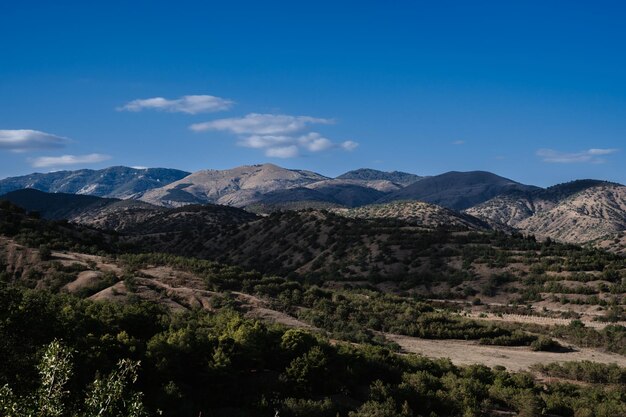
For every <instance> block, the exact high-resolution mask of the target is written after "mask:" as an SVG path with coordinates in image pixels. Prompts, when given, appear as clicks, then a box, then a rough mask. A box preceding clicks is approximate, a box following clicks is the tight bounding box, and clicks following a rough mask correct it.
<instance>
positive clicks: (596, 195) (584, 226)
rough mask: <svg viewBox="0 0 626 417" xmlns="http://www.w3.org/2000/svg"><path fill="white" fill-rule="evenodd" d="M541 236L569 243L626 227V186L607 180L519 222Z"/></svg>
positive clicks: (591, 238)
mask: <svg viewBox="0 0 626 417" xmlns="http://www.w3.org/2000/svg"><path fill="white" fill-rule="evenodd" d="M516 227H517V228H518V229H520V230H523V231H524V232H527V233H531V234H534V235H537V236H539V237H550V238H552V239H555V240H559V241H562V242H569V243H586V242H589V241H593V240H597V239H601V238H604V237H606V236H611V235H615V234H617V233H620V232H623V231H625V230H626V187H625V186H623V185H615V184H605V185H597V186H595V187H589V188H586V189H584V190H583V191H580V192H578V193H575V194H573V195H571V196H570V197H567V198H564V199H562V200H561V201H559V203H558V204H556V205H554V207H552V208H550V209H548V210H543V211H540V212H537V213H535V214H534V215H533V216H531V217H528V218H526V219H525V220H523V221H521V222H519V223H518V224H517V226H516Z"/></svg>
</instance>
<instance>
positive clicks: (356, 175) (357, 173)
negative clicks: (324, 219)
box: [337, 168, 424, 187]
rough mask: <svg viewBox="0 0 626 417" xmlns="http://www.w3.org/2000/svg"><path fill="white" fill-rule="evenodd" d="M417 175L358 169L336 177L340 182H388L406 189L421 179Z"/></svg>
mask: <svg viewBox="0 0 626 417" xmlns="http://www.w3.org/2000/svg"><path fill="white" fill-rule="evenodd" d="M423 178H424V177H420V176H419V175H415V174H409V173H407V172H401V171H391V172H385V171H379V170H376V169H370V168H360V169H356V170H353V171H348V172H346V173H345V174H341V175H339V176H338V177H337V179H340V180H359V181H389V182H392V183H395V184H398V185H400V186H402V187H406V186H407V185H409V184H413V183H414V182H416V181H419V180H421V179H423Z"/></svg>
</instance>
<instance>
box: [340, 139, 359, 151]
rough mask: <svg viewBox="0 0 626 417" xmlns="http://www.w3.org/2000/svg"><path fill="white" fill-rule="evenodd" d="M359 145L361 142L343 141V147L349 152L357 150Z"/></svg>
mask: <svg viewBox="0 0 626 417" xmlns="http://www.w3.org/2000/svg"><path fill="white" fill-rule="evenodd" d="M358 146H359V144H358V143H357V142H355V141H352V140H346V141H344V142H341V147H342V148H343V149H345V150H346V151H349V152H351V151H353V150H355V149H356V148H357V147H358Z"/></svg>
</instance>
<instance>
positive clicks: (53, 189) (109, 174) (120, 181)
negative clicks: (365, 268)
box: [0, 166, 189, 198]
mask: <svg viewBox="0 0 626 417" xmlns="http://www.w3.org/2000/svg"><path fill="white" fill-rule="evenodd" d="M187 175H189V173H188V172H185V171H180V170H177V169H165V168H146V169H136V168H129V167H121V166H120V167H110V168H106V169H101V170H91V169H81V170H78V171H57V172H50V173H45V174H41V173H34V174H30V175H25V176H21V177H10V178H5V179H3V180H0V195H2V194H6V193H8V192H11V191H15V190H19V189H23V188H33V189H36V190H40V191H45V192H48V193H68V194H84V195H93V196H98V197H109V198H137V197H138V196H140V195H141V194H142V193H144V192H145V191H147V190H150V189H153V188H158V187H162V186H164V185H166V184H169V183H171V182H174V181H177V180H179V179H181V178H184V177H185V176H187Z"/></svg>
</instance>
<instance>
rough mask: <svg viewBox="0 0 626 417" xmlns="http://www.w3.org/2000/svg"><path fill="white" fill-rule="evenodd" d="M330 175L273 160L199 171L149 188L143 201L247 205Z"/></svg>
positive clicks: (167, 204)
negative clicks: (269, 162)
mask: <svg viewBox="0 0 626 417" xmlns="http://www.w3.org/2000/svg"><path fill="white" fill-rule="evenodd" d="M324 179H326V177H324V176H322V175H319V174H316V173H314V172H310V171H302V170H289V169H285V168H281V167H278V166H276V165H273V164H263V165H252V166H241V167H237V168H233V169H227V170H222V171H219V170H206V171H198V172H195V173H193V174H191V175H189V176H187V177H185V178H183V179H181V180H179V181H176V182H173V183H171V184H169V185H166V186H165V187H162V188H159V189H155V190H151V191H148V192H146V193H145V194H144V195H143V196H142V197H141V199H142V200H143V201H146V202H149V203H152V204H157V205H162V206H166V207H178V206H181V205H184V204H193V203H214V204H224V205H231V206H235V207H245V206H246V205H249V204H252V203H254V202H256V201H258V200H259V199H260V197H261V196H262V195H263V194H265V193H269V192H272V191H276V190H282V189H286V188H292V187H299V186H305V185H307V184H310V183H312V182H316V181H320V180H324Z"/></svg>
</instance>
